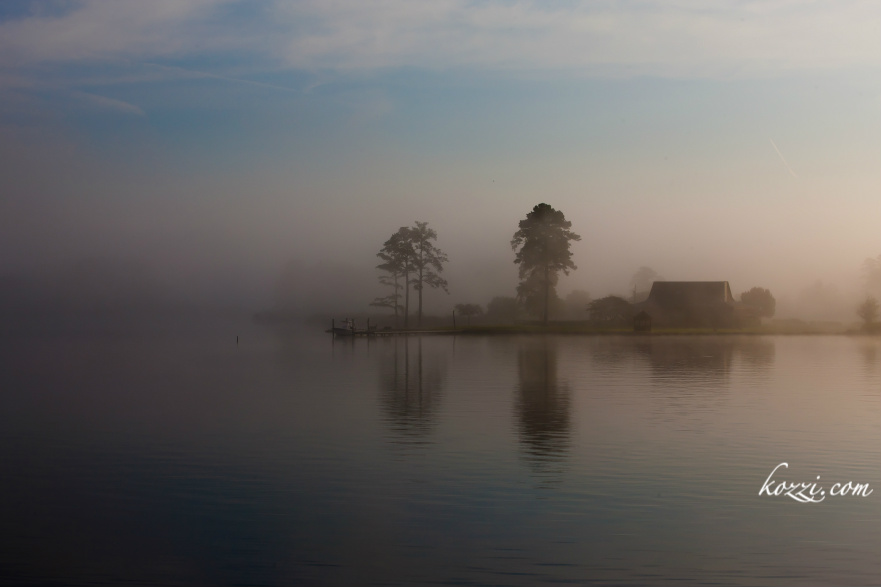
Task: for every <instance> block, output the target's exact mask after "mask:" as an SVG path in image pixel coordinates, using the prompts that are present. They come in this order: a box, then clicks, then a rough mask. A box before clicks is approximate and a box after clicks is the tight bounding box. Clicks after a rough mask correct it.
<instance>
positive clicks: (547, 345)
mask: <svg viewBox="0 0 881 587" xmlns="http://www.w3.org/2000/svg"><path fill="white" fill-rule="evenodd" d="M517 366H518V376H519V377H518V386H517V388H516V399H515V412H516V422H517V433H518V436H519V440H520V449H521V451H522V452H523V456H524V457H525V458H526V460H527V461H528V462H529V463H530V465H531V466H532V467H533V469H534V470H535V471H536V472H537V473H539V474H552V475H553V474H559V473H560V472H562V470H563V468H564V467H563V464H564V461H565V459H566V457H567V455H568V453H569V445H570V429H571V414H570V411H571V409H570V404H571V400H570V395H571V394H570V390H569V386H568V385H567V384H566V383H565V382H561V381H559V379H558V372H557V371H558V369H557V346H556V342H555V341H554V340H553V339H548V338H541V339H529V340H523V341H522V342H521V344H520V347H519V349H518V353H517Z"/></svg>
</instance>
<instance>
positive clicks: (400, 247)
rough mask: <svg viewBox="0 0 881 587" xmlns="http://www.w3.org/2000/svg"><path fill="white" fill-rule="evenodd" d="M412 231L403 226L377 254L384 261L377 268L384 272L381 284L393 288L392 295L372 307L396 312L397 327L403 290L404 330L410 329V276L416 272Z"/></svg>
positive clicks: (381, 299) (376, 302) (377, 300)
mask: <svg viewBox="0 0 881 587" xmlns="http://www.w3.org/2000/svg"><path fill="white" fill-rule="evenodd" d="M411 231H412V229H410V228H407V227H406V226H402V227H401V228H399V229H398V231H397V232H396V233H394V234H393V235H392V236H391V237H389V239H388V240H387V241H385V243H383V245H382V249H380V251H379V252H378V253H377V254H376V256H377V257H379V258H380V259H382V261H383V262H382V263H380V264H379V265H377V266H376V268H377V269H379V270H380V271H382V272H383V274H382V275H380V277H379V282H380V283H382V284H383V285H388V286H391V287H392V288H393V289H392V293H391V294H390V295H388V296H385V297H383V298H376V299H375V300H373V302H371V304H370V305H371V306H380V307H386V308H393V309H394V311H395V326H397V323H398V311H399V309H400V308H401V289H403V290H404V307H403V310H404V328H407V327H409V321H410V287H409V283H410V274H411V273H413V271H414V270H415V264H414V258H415V251H414V249H413V240H412V235H411Z"/></svg>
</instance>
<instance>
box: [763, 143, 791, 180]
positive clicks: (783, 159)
mask: <svg viewBox="0 0 881 587" xmlns="http://www.w3.org/2000/svg"><path fill="white" fill-rule="evenodd" d="M768 140H769V141H771V146H772V147H774V150H775V151H777V155H779V156H780V160H781V161H783V165H785V166H786V169H788V170H789V173H791V174H792V177H794V178H795V179H798V175H796V174H795V172H794V171H793V170H792V167H790V166H789V163H788V162H787V161H786V157H784V156H783V153H781V152H780V149H778V148H777V143H775V142H774V139H772V138H770V137H769V138H768Z"/></svg>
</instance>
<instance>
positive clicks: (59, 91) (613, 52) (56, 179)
mask: <svg viewBox="0 0 881 587" xmlns="http://www.w3.org/2000/svg"><path fill="white" fill-rule="evenodd" d="M879 74H881V4H879V3H877V2H871V1H848V0H838V1H822V0H817V1H812V2H801V1H793V0H763V1H749V0H742V1H728V2H706V1H696V0H672V1H669V0H664V1H660V0H642V1H637V0H634V1H627V0H618V1H616V0H608V1H595V2H576V1H570V0H546V1H543V2H531V1H513V0H473V1H464V0H432V1H431V2H417V1H412V0H411V1H407V2H405V1H402V0H321V1H318V0H315V1H312V0H303V1H297V0H294V1H284V0H266V1H262V2H256V1H247V2H245V1H232V0H153V1H150V2H144V1H141V0H81V1H73V0H57V1H55V0H44V1H39V2H38V1H29V0H6V1H4V2H2V3H0V276H2V275H18V274H21V273H23V272H25V273H26V272H31V273H34V272H36V273H41V272H42V273H44V274H47V275H49V274H59V273H64V271H70V269H69V268H70V267H74V268H75V267H82V264H83V263H91V264H93V265H94V264H96V263H97V264H98V265H101V266H104V267H110V268H111V269H109V270H110V271H122V272H123V273H124V272H125V271H128V272H129V273H131V272H135V273H139V272H140V273H143V276H141V278H139V279H141V281H139V282H138V283H141V282H143V283H147V282H149V283H152V284H155V287H157V288H159V289H165V290H168V291H171V292H173V293H174V295H181V296H189V297H190V298H193V299H201V298H205V299H209V298H210V299H215V300H219V301H225V302H235V303H241V304H245V305H247V306H249V307H253V308H255V309H259V308H262V307H268V306H271V305H272V304H275V303H277V302H278V301H279V298H280V297H284V296H287V297H291V298H292V299H294V300H295V301H296V303H297V304H300V305H301V306H303V307H304V308H306V307H309V308H311V307H315V308H316V309H318V308H320V309H322V310H326V311H339V312H346V311H366V310H367V308H368V307H367V304H368V303H369V301H370V300H372V299H373V298H374V297H375V296H378V295H381V294H382V293H383V292H382V290H381V289H380V286H379V285H378V284H377V282H376V277H377V273H376V271H375V269H374V267H375V265H376V263H377V262H378V260H377V259H376V257H375V254H376V252H377V251H378V250H379V249H380V248H381V246H382V243H383V242H384V241H385V240H386V239H387V238H388V236H390V235H391V234H392V233H393V232H394V231H396V230H397V228H398V227H400V226H404V225H412V224H413V223H414V222H415V221H417V220H419V221H427V222H429V225H430V226H431V227H433V228H434V229H435V230H437V233H438V241H437V245H438V246H439V247H440V248H441V249H443V250H444V251H445V252H446V253H447V254H448V256H449V258H450V262H449V265H448V266H447V269H446V271H445V275H446V277H447V279H448V281H449V283H450V294H449V295H446V294H443V293H440V292H430V293H428V294H426V302H427V305H428V307H429V309H431V310H433V311H436V312H447V311H448V310H449V309H451V308H452V306H453V305H454V304H456V303H479V304H484V305H485V304H486V302H488V301H489V299H490V298H492V297H493V296H496V295H513V293H514V288H515V287H516V282H517V273H516V269H517V268H516V266H515V265H514V263H513V259H514V253H513V251H512V250H511V247H510V240H511V238H512V236H513V233H514V232H515V231H516V230H517V223H518V221H519V220H520V219H522V218H524V217H525V216H526V214H527V213H528V212H529V211H530V210H531V209H532V207H533V206H534V205H536V204H538V203H540V202H545V203H548V204H550V205H552V206H554V207H555V208H557V209H560V210H562V211H563V212H564V214H565V215H566V218H567V219H568V220H570V221H572V225H573V226H572V229H573V230H574V231H575V232H576V233H578V234H580V235H581V236H582V240H581V241H580V242H578V243H574V244H573V248H572V250H573V254H574V256H573V260H574V261H575V263H576V264H577V265H578V270H577V271H575V272H573V273H572V274H571V275H570V276H568V277H566V278H564V279H562V280H561V283H560V293H561V294H563V295H565V294H566V293H567V292H568V291H570V290H572V289H576V288H578V289H585V290H587V291H589V292H590V293H591V295H593V296H594V297H599V296H603V295H607V294H627V293H629V291H628V288H629V282H630V278H631V277H632V275H633V274H634V272H635V271H636V270H637V269H638V268H639V267H640V266H650V267H652V268H653V269H655V270H656V271H657V272H658V273H660V274H661V275H663V276H664V277H665V278H666V279H668V280H728V281H729V282H730V283H731V287H732V291H734V292H735V295H736V294H737V293H739V292H741V291H744V290H747V289H749V288H751V287H753V286H761V287H767V288H770V289H771V291H772V292H773V293H774V294H775V296H776V297H777V298H778V315H780V314H781V312H782V313H783V314H786V313H788V314H789V315H793V316H795V315H797V314H798V313H799V312H807V311H808V310H807V309H806V308H807V307H808V306H810V305H811V303H813V304H814V308H813V310H812V311H813V312H814V314H816V317H818V318H830V319H831V318H835V319H848V318H847V316H848V315H849V313H850V310H849V308H850V306H851V305H852V303H853V301H854V300H856V299H858V298H859V296H860V295H862V294H863V293H864V292H861V290H860V287H861V285H860V266H861V264H862V262H863V260H864V259H866V258H867V257H872V258H874V257H877V256H878V255H881V230H879V229H878V227H879V225H881V223H879V220H881V75H879ZM114 268H116V269H114ZM120 268H124V269H125V271H123V270H122V269H120ZM132 268H134V269H132ZM824 296H825V297H824ZM819 299H829V300H833V301H834V303H830V304H826V306H828V307H827V308H826V309H823V308H821V307H819V306H823V304H819V302H817V300H819ZM812 300H813V302H812ZM818 304H819V305H818ZM833 306H834V307H835V309H834V310H830V309H829V308H831V307H833ZM850 319H855V318H853V317H851V318H850Z"/></svg>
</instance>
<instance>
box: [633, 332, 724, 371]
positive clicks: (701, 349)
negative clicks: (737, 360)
mask: <svg viewBox="0 0 881 587" xmlns="http://www.w3.org/2000/svg"><path fill="white" fill-rule="evenodd" d="M637 350H638V352H639V353H640V354H642V355H643V356H644V357H645V358H647V359H648V361H649V363H650V365H651V368H652V375H653V379H655V380H656V381H664V380H667V379H671V380H673V379H676V380H678V379H681V378H686V379H695V378H698V379H702V380H716V381H723V380H725V379H727V378H728V377H729V376H730V374H731V364H732V360H733V357H734V344H733V343H732V341H731V340H730V339H725V338H722V337H716V336H714V337H703V336H683V337H679V336H676V337H669V336H657V337H655V336H652V337H649V338H648V339H647V340H646V341H642V342H640V343H638V344H637Z"/></svg>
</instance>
